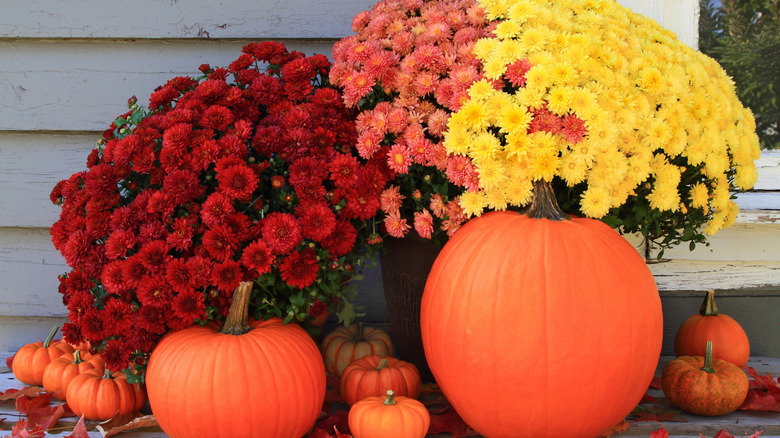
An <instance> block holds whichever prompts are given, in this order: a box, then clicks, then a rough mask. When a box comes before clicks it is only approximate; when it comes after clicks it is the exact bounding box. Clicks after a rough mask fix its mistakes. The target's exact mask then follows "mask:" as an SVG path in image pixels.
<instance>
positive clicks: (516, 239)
mask: <svg viewBox="0 0 780 438" xmlns="http://www.w3.org/2000/svg"><path fill="white" fill-rule="evenodd" d="M662 320H663V316H662V312H661V300H660V298H659V296H658V290H657V287H656V284H655V281H654V279H653V276H652V274H651V272H650V270H649V269H648V267H647V265H646V264H645V261H644V259H643V258H642V257H641V256H640V255H639V253H638V252H637V251H636V249H635V248H634V247H633V246H631V244H629V243H628V242H627V241H626V240H625V239H624V238H623V237H622V236H620V235H619V234H618V233H617V232H616V231H615V230H613V229H612V228H610V227H609V226H608V225H606V224H604V223H603V222H601V221H598V220H593V219H587V218H578V217H571V218H568V217H567V216H566V215H565V214H563V213H562V212H561V211H560V209H559V207H558V204H557V201H556V200H555V195H554V193H553V191H552V187H551V186H550V184H549V183H547V182H545V181H536V182H534V198H533V201H532V204H531V206H530V207H529V209H528V210H527V211H526V212H524V213H518V212H514V211H495V212H490V213H487V214H484V215H482V216H480V217H477V218H475V219H472V220H470V221H469V222H467V223H466V224H465V225H464V226H463V227H462V228H460V229H459V230H458V231H457V232H456V233H455V234H454V236H453V237H452V238H451V239H450V240H449V241H448V242H447V244H446V245H445V246H444V248H442V251H441V253H440V254H439V256H438V257H437V259H436V261H435V262H434V265H433V267H432V268H431V272H430V275H429V276H428V280H427V282H426V285H425V290H424V292H423V298H422V303H421V328H422V340H423V346H424V349H425V357H426V359H427V361H428V364H429V365H430V368H431V371H432V372H433V375H434V377H435V379H436V383H437V384H438V385H439V386H440V387H441V389H442V391H443V393H444V395H445V396H446V398H447V400H449V401H450V402H451V404H452V406H453V407H454V408H455V410H456V411H457V412H458V414H460V416H461V417H462V418H463V420H465V421H466V423H467V424H468V425H469V426H471V427H472V428H473V429H474V430H476V431H477V432H479V433H480V434H482V435H485V436H490V437H512V438H518V437H520V436H529V437H535V438H538V437H566V438H575V437H588V438H592V437H594V436H596V435H598V434H599V433H601V432H603V431H604V430H607V429H608V428H610V427H611V426H613V425H615V424H617V423H618V422H620V421H621V420H622V419H623V418H624V417H625V416H626V415H627V414H628V413H630V412H631V410H632V409H634V408H635V407H636V405H637V403H639V401H640V400H641V398H642V396H643V395H644V394H645V391H646V390H647V387H648V385H649V384H650V380H651V379H652V377H653V374H654V372H655V369H656V365H657V363H658V359H659V356H660V352H661V342H662V338H663V322H662ZM572 378H575V379H576V381H577V382H578V383H576V384H573V383H572ZM618 389H619V390H618ZM595 407H597V408H595ZM563 418H565V421H561V419H563Z"/></svg>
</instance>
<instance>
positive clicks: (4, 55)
mask: <svg viewBox="0 0 780 438" xmlns="http://www.w3.org/2000/svg"><path fill="white" fill-rule="evenodd" d="M248 42H250V41H249V40H242V41H236V40H230V41H215V40H192V41H150V40H141V41H108V40H97V41H96V40H76V41H67V40H57V41H51V40H29V41H28V40H5V41H3V40H0V66H2V68H0V131H38V130H41V131H99V132H102V131H103V130H104V129H106V128H107V127H108V126H109V125H110V124H111V122H112V121H113V120H114V119H115V118H116V117H117V116H118V115H120V114H122V113H124V112H126V111H127V106H126V103H127V99H128V98H129V97H131V96H137V97H138V99H139V103H140V104H143V105H145V104H147V103H148V102H149V95H150V94H151V93H152V92H153V91H154V89H155V88H156V87H158V86H160V85H162V84H164V83H165V82H167V81H168V80H169V79H171V78H173V77H176V76H186V75H189V76H197V75H200V72H199V71H198V67H199V66H200V65H201V64H211V65H212V66H227V65H228V64H229V63H230V62H232V61H234V60H235V59H236V58H237V57H238V56H240V55H241V47H243V46H244V45H245V44H246V43H248ZM287 45H288V49H289V50H298V51H301V52H303V53H306V54H308V55H311V54H315V53H321V54H325V55H328V56H330V50H331V48H332V45H333V42H332V41H300V40H296V41H289V42H288V44H287Z"/></svg>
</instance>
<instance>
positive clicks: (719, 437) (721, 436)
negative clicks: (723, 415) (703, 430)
mask: <svg viewBox="0 0 780 438" xmlns="http://www.w3.org/2000/svg"><path fill="white" fill-rule="evenodd" d="M762 433H764V431H763V430H759V431H758V432H755V433H753V434H752V435H750V436H744V435H743V436H741V437H740V438H757V437H758V436H759V435H761V434H762ZM699 436H700V437H701V438H707V437H706V436H704V435H702V434H699ZM713 438H736V437H735V436H734V435H732V434H730V433H728V432H726V430H725V429H721V430H719V431H718V433H716V434H715V436H714V437H713Z"/></svg>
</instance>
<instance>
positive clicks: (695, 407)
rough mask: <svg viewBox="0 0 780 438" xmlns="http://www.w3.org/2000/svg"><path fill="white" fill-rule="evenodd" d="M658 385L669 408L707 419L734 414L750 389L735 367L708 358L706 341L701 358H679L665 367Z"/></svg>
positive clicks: (744, 375)
mask: <svg viewBox="0 0 780 438" xmlns="http://www.w3.org/2000/svg"><path fill="white" fill-rule="evenodd" d="M661 384H662V387H663V391H664V395H665V396H666V399H667V400H669V401H670V402H671V403H672V404H673V405H675V406H677V407H678V408H680V409H682V410H683V411H686V412H690V413H692V414H696V415H704V416H709V417H713V416H717V415H726V414H728V413H731V412H734V411H735V410H737V408H739V407H740V406H741V405H742V403H743V402H744V401H745V397H747V393H748V389H749V386H750V383H749V381H748V377H747V375H746V374H745V372H744V371H742V370H741V369H740V368H739V367H738V366H736V365H734V364H733V363H730V362H726V361H725V360H720V359H713V358H712V342H710V341H708V342H707V343H706V346H705V352H704V357H701V356H682V357H679V358H677V359H675V360H673V361H671V362H669V363H668V364H666V366H664V369H663V371H662V374H661Z"/></svg>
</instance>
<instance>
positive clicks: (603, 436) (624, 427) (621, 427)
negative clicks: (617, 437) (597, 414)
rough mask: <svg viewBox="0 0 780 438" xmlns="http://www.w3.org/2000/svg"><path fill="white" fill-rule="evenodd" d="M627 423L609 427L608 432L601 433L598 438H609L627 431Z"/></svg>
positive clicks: (622, 422) (623, 422)
mask: <svg viewBox="0 0 780 438" xmlns="http://www.w3.org/2000/svg"><path fill="white" fill-rule="evenodd" d="M628 426H629V423H628V421H625V420H623V421H621V422H620V423H618V424H617V425H615V426H613V427H611V428H610V429H609V430H608V431H606V432H602V433H601V435H599V436H598V438H610V437H611V436H612V435H614V434H616V433H621V432H625V431H627V430H628Z"/></svg>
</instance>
